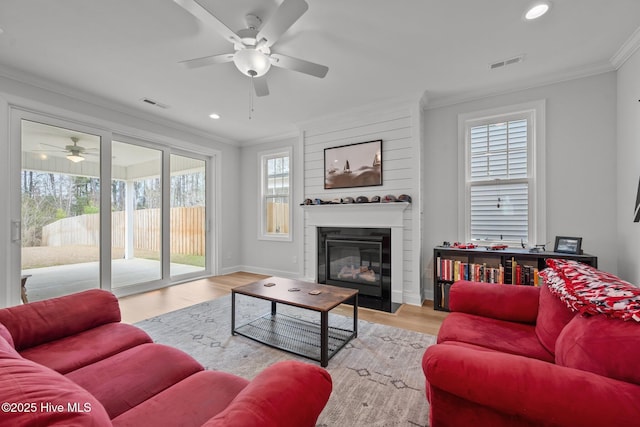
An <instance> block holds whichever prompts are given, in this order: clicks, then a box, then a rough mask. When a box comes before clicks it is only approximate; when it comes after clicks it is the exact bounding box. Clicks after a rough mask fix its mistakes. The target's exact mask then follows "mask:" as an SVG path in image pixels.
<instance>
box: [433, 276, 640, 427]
mask: <svg viewBox="0 0 640 427" xmlns="http://www.w3.org/2000/svg"><path fill="white" fill-rule="evenodd" d="M636 291H638V289H637V288H636ZM636 293H637V292H636ZM636 299H637V298H636ZM450 310H451V311H452V312H451V313H450V314H449V315H448V316H447V318H446V319H445V320H444V322H443V324H442V327H441V329H440V331H439V333H438V340H437V344H436V345H433V346H431V347H429V348H428V349H427V350H426V352H425V354H424V357H423V361H422V368H423V371H424V374H425V377H426V385H427V388H426V390H427V399H428V401H429V403H430V416H429V417H430V425H431V427H442V426H475V427H478V426H481V427H482V426H487V427H507V426H508V427H514V426H531V427H533V426H536V427H540V426H550V427H551V426H553V427H558V426H567V427H568V426H572V427H573V426H581V427H587V426H594V427H596V426H598V427H602V426H618V425H619V426H623V425H640V369H638V366H637V364H638V361H639V360H640V359H639V356H638V355H639V354H640V323H638V322H636V321H633V320H630V321H623V320H621V319H618V318H612V317H610V316H605V315H603V314H592V315H587V314H585V315H583V314H576V313H575V312H573V311H572V310H570V309H569V308H568V306H567V304H566V303H565V302H563V301H561V300H560V299H559V298H558V297H557V296H556V295H555V294H552V292H551V291H550V288H549V286H547V285H546V284H545V285H543V286H542V287H541V288H537V287H529V286H512V285H496V284H487V283H475V282H468V281H460V282H456V283H454V284H453V286H452V287H451V290H450Z"/></svg>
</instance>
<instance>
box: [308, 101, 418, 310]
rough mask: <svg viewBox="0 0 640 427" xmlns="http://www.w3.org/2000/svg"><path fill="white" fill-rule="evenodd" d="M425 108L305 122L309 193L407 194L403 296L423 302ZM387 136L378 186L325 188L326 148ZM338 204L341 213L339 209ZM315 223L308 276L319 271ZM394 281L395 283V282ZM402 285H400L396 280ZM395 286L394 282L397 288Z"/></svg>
mask: <svg viewBox="0 0 640 427" xmlns="http://www.w3.org/2000/svg"><path fill="white" fill-rule="evenodd" d="M420 125H421V110H420V109H419V105H418V102H415V103H410V102H406V103H404V104H403V105H397V106H395V107H389V108H379V109H377V110H376V111H371V110H369V111H367V112H364V111H363V112H360V113H357V114H344V115H341V116H335V117H332V118H327V119H323V120H322V121H320V122H316V123H314V124H311V125H307V126H305V127H304V129H303V131H304V196H303V197H304V198H311V199H314V198H320V199H323V200H332V199H334V198H338V197H340V198H344V197H353V198H354V199H355V198H356V197H358V196H361V195H363V196H367V197H371V196H374V195H378V196H380V197H383V196H385V195H387V194H393V195H395V196H398V195H400V194H408V195H410V196H411V197H412V200H413V203H412V205H411V206H410V207H409V208H407V209H406V210H405V211H404V226H403V245H402V246H403V274H402V282H403V283H402V284H401V286H398V288H400V289H402V301H396V300H394V302H406V303H410V304H416V305H419V304H421V303H422V299H423V292H422V289H421V277H420V271H421V246H420V234H421V211H420V208H421V197H420V194H421V190H420V167H421V166H420V149H421V147H420V138H421V131H420ZM377 139H382V180H383V185H381V186H376V187H361V188H345V189H331V190H325V189H324V149H325V148H330V147H337V146H341V145H347V144H353V143H357V142H365V141H372V140H377ZM339 212H340V211H339V210H336V215H340V213H339ZM314 232H315V227H305V235H304V249H303V252H302V253H301V254H302V255H301V257H303V258H304V272H305V277H306V278H307V279H312V280H315V277H309V276H310V273H309V272H312V271H315V267H314V265H315V263H316V261H317V260H316V258H315V253H316V252H315V250H316V249H315V248H314V247H312V246H313V245H314V243H315V238H314V236H313V235H312V234H313V233H314ZM392 286H394V284H392ZM395 286H397V285H395ZM395 286H394V288H395Z"/></svg>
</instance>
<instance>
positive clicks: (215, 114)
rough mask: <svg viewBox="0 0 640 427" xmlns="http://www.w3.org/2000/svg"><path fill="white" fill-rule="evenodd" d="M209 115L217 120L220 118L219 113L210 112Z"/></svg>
mask: <svg viewBox="0 0 640 427" xmlns="http://www.w3.org/2000/svg"><path fill="white" fill-rule="evenodd" d="M209 117H211V118H212V119H215V120H218V119H219V118H220V114H218V113H211V114H209Z"/></svg>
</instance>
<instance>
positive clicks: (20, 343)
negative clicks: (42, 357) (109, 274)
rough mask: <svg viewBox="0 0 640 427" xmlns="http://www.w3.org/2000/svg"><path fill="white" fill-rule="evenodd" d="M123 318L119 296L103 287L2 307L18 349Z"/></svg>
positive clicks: (1, 317)
mask: <svg viewBox="0 0 640 427" xmlns="http://www.w3.org/2000/svg"><path fill="white" fill-rule="evenodd" d="M119 321H120V307H119V306H118V299H117V298H116V297H115V296H114V295H113V294H112V293H111V292H107V291H103V290H101V289H91V290H88V291H84V292H79V293H76V294H73V295H66V296H62V297H58V298H51V299H48V300H43V301H36V302H32V303H29V304H24V305H17V306H15V307H9V308H3V309H0V323H2V324H4V325H5V326H6V327H7V329H8V330H9V332H11V336H12V337H13V342H14V344H15V348H16V349H17V350H18V351H21V350H24V349H26V348H29V347H34V346H36V345H40V344H44V343H46V342H49V341H54V340H57V339H59V338H64V337H68V336H70V335H74V334H77V333H79V332H82V331H86V330H88V329H91V328H95V327H96V326H100V325H104V324H106V323H111V322H119Z"/></svg>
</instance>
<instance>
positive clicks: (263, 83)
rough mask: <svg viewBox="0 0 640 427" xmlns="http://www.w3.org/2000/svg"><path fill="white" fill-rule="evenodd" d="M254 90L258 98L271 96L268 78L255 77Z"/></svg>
mask: <svg viewBox="0 0 640 427" xmlns="http://www.w3.org/2000/svg"><path fill="white" fill-rule="evenodd" d="M252 81H253V88H254V89H255V91H256V96H267V95H269V86H268V85H267V76H266V75H264V76H260V77H254V78H253V79H252Z"/></svg>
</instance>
